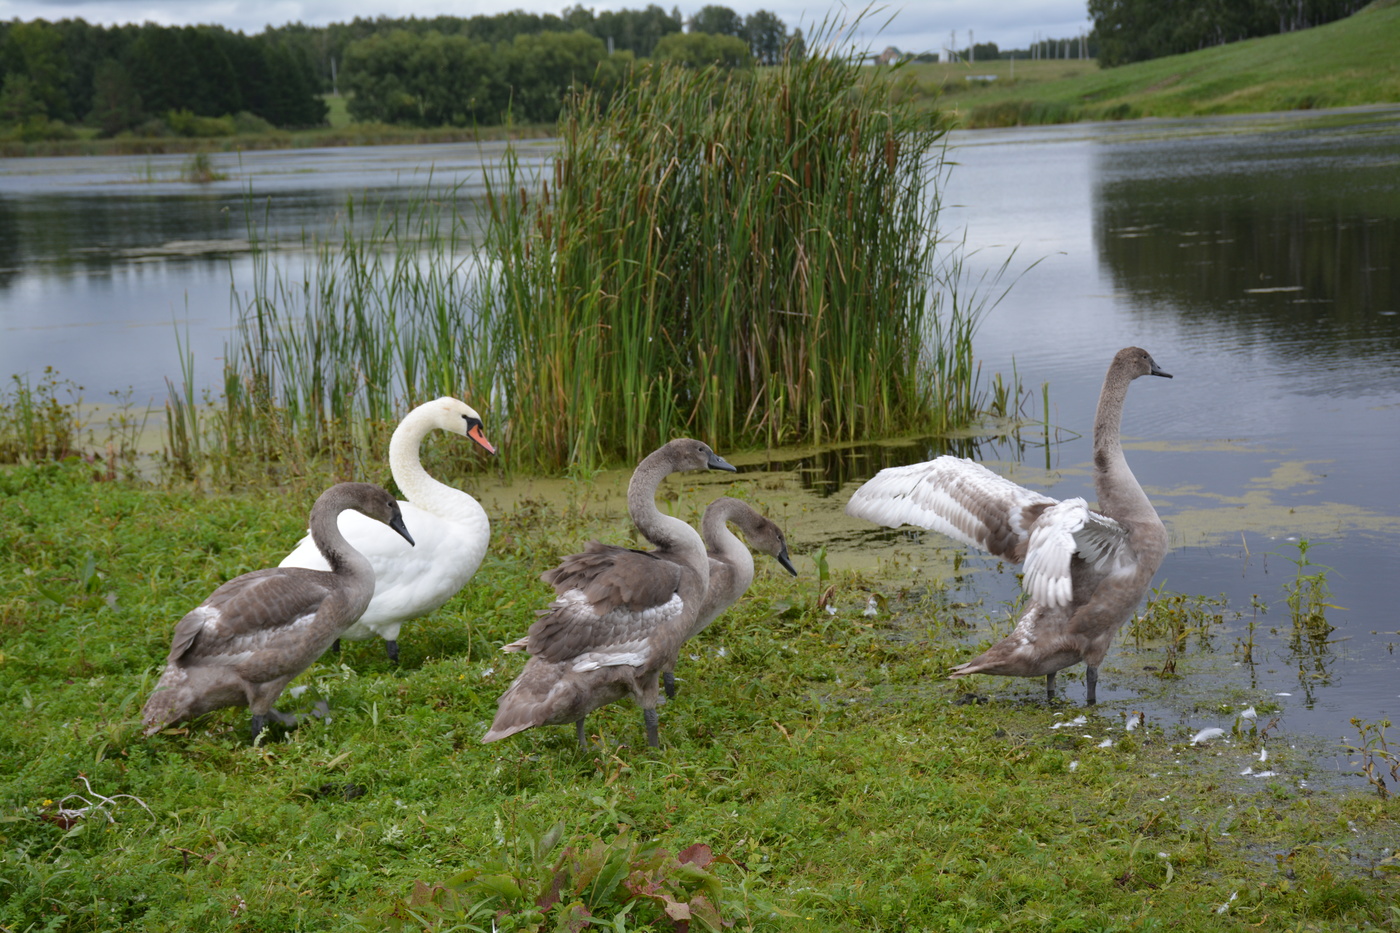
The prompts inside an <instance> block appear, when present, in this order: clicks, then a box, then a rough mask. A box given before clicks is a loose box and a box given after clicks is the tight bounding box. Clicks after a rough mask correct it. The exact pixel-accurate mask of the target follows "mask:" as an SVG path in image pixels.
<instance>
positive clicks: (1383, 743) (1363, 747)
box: [1344, 716, 1400, 800]
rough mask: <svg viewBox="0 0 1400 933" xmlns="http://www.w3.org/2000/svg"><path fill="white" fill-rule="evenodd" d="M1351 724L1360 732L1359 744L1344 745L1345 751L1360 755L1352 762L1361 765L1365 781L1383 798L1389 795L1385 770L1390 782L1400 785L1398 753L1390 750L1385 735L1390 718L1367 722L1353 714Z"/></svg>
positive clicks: (1399, 756)
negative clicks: (1358, 759) (1357, 759)
mask: <svg viewBox="0 0 1400 933" xmlns="http://www.w3.org/2000/svg"><path fill="white" fill-rule="evenodd" d="M1351 724H1352V725H1353V726H1355V727H1356V731H1357V732H1358V733H1359V734H1360V744H1357V745H1346V746H1344V747H1345V748H1346V750H1347V751H1349V752H1352V753H1353V754H1356V755H1360V756H1361V760H1360V761H1359V762H1352V763H1353V764H1359V765H1360V766H1361V773H1362V774H1363V775H1365V776H1366V781H1367V783H1369V784H1370V785H1371V786H1372V787H1374V788H1375V789H1376V793H1377V794H1379V795H1380V797H1381V799H1382V800H1384V799H1386V798H1387V797H1389V796H1390V788H1389V787H1388V786H1387V785H1386V780H1385V774H1386V772H1389V774H1390V783H1391V784H1393V785H1400V753H1398V752H1394V751H1391V749H1390V743H1389V742H1388V741H1387V740H1386V735H1385V730H1386V729H1388V728H1390V720H1389V719H1382V720H1381V721H1379V722H1368V721H1366V720H1364V719H1361V718H1359V717H1355V716H1353V717H1352V719H1351Z"/></svg>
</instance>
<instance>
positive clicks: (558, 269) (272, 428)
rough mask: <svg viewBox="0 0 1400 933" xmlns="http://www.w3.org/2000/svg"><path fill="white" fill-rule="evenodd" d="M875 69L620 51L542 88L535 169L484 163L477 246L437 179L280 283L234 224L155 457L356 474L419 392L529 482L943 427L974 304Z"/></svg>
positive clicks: (966, 396)
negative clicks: (546, 140)
mask: <svg viewBox="0 0 1400 933" xmlns="http://www.w3.org/2000/svg"><path fill="white" fill-rule="evenodd" d="M882 74H884V72H883V71H882V72H879V73H876V74H874V75H872V74H871V73H870V72H869V71H868V70H867V69H862V68H861V67H860V65H859V63H858V62H857V61H856V60H854V59H843V58H832V57H827V58H821V57H812V58H807V59H804V60H791V61H788V62H786V63H785V64H783V65H782V66H780V67H777V68H774V69H772V70H771V71H769V72H766V73H764V74H763V75H762V76H760V77H758V78H755V77H753V76H752V75H733V74H726V73H723V72H719V71H716V70H687V69H680V68H674V67H669V66H663V65H657V66H644V67H642V68H640V69H639V70H638V71H637V72H636V73H635V74H634V75H633V76H632V79H631V80H630V81H629V82H628V84H627V86H626V88H625V89H623V90H622V91H620V92H615V93H614V94H613V95H612V96H611V97H609V98H607V99H604V98H601V97H596V96H591V95H588V94H584V95H580V96H578V97H577V98H575V99H573V100H572V101H571V102H570V103H569V106H568V107H567V109H566V111H565V113H564V115H563V117H562V119H561V122H560V134H561V138H560V141H559V145H558V149H557V152H556V153H555V156H554V158H553V159H552V161H549V162H547V163H543V165H541V164H540V163H537V162H531V161H527V160H526V158H525V157H524V156H522V155H521V150H519V149H516V148H511V149H509V150H508V151H507V153H506V155H505V156H504V158H503V159H502V161H501V162H500V164H499V165H497V166H496V167H495V168H494V169H493V171H492V172H491V173H490V174H489V175H488V196H487V198H486V201H487V204H486V206H485V208H484V212H485V215H484V216H485V229H484V231H483V232H481V238H480V242H479V243H478V242H477V241H476V235H477V233H478V231H477V229H476V224H475V218H474V216H473V215H472V214H471V213H469V212H466V211H462V210H458V209H457V205H458V203H459V201H461V200H462V199H461V198H459V197H457V193H456V192H449V193H447V194H446V195H444V194H434V193H431V192H430V193H429V194H428V195H427V196H425V197H424V198H423V199H422V200H421V201H418V202H415V203H412V204H408V205H399V206H394V207H388V208H379V209H377V210H376V209H373V208H371V206H370V204H369V202H368V201H367V200H365V201H362V202H360V203H359V204H358V205H357V204H356V203H355V202H354V201H351V202H349V203H348V204H347V207H346V211H345V216H344V218H343V219H342V222H341V223H340V225H339V227H338V232H337V233H336V234H335V235H332V236H329V237H326V238H324V239H320V240H314V241H313V240H310V239H305V240H304V241H303V242H302V243H301V244H300V254H301V255H302V256H303V257H304V262H303V264H302V268H301V269H300V270H296V269H292V268H290V266H291V265H292V264H291V263H289V262H288V261H287V259H286V258H285V257H286V256H288V255H289V253H288V251H287V250H285V249H283V250H280V251H278V252H277V253H276V254H275V255H276V256H277V257H278V258H277V259H276V261H274V259H273V256H274V252H273V251H272V250H270V249H266V248H264V246H265V245H266V244H260V243H258V242H257V241H256V237H255V236H254V235H253V233H254V232H255V231H253V232H250V240H253V241H254V245H255V248H254V253H253V276H252V282H251V287H250V288H249V289H248V290H247V291H246V292H239V291H237V290H235V291H234V299H233V300H234V307H235V311H236V314H237V318H238V320H237V339H236V342H235V345H234V346H233V347H231V348H230V349H229V351H228V352H227V353H226V361H225V364H224V373H223V383H222V388H221V391H219V392H218V393H217V401H214V402H212V403H210V404H206V405H205V406H202V407H200V406H195V405H194V404H193V400H192V396H191V392H190V390H189V389H188V382H189V379H190V374H189V373H186V381H187V387H186V388H185V390H184V391H175V390H174V389H173V388H172V393H171V395H172V400H171V403H170V408H171V412H172V414H171V417H170V419H169V424H170V425H171V427H170V428H169V429H168V436H169V439H170V444H169V447H170V449H171V450H175V451H179V452H180V453H179V456H172V461H175V462H178V463H180V464H185V463H187V462H190V461H192V460H198V461H200V462H201V463H202V464H203V465H205V466H207V467H212V468H213V471H214V473H215V475H221V474H226V475H227V476H228V477H229V478H233V477H234V475H235V474H236V473H238V472H239V471H240V470H246V468H247V466H249V465H252V464H257V465H259V466H258V469H262V468H263V466H262V465H272V466H273V467H274V469H276V470H278V471H280V474H281V475H295V474H297V473H299V472H305V471H307V470H308V469H310V465H311V464H313V463H320V464H324V463H326V462H330V463H332V464H333V465H334V471H335V472H336V474H337V475H363V474H362V473H361V470H362V468H363V467H364V466H365V465H366V464H367V463H369V462H374V463H380V462H382V458H383V446H384V442H385V440H386V439H387V436H388V433H389V430H390V429H391V427H392V423H393V421H394V420H395V418H396V416H397V415H398V414H400V413H402V411H403V410H405V409H406V408H407V407H409V406H411V405H412V404H416V403H417V402H419V401H422V400H423V399H424V398H427V397H432V396H433V395H437V394H444V393H450V394H454V395H459V396H462V397H465V398H466V399H468V401H470V402H471V403H472V404H473V405H475V406H476V407H478V408H479V409H480V410H482V412H483V414H484V415H485V416H486V417H487V419H488V425H493V424H494V425H502V424H504V425H506V426H508V427H507V430H508V432H509V437H508V439H509V441H510V443H509V444H504V445H501V447H502V457H501V459H500V461H499V462H501V463H502V464H503V465H505V466H507V467H510V466H523V467H526V468H530V469H543V470H549V471H556V470H561V469H566V468H570V467H577V468H582V469H591V468H595V467H597V466H599V465H601V464H604V463H608V462H617V461H624V462H625V461H632V460H635V459H637V458H639V457H641V456H642V455H644V454H646V453H647V452H649V451H650V450H652V449H653V448H655V447H656V446H658V445H659V444H661V443H663V442H664V441H665V440H667V439H668V438H670V437H672V436H676V435H679V434H693V435H696V436H700V437H703V438H705V439H707V440H709V441H710V442H711V443H713V444H715V445H716V446H718V447H721V448H722V449H743V448H754V447H760V446H766V447H772V446H776V445H780V444H789V443H797V442H801V443H825V442H832V441H846V440H853V439H857V438H862V437H872V436H885V435H890V434H894V433H901V432H909V431H915V430H927V431H943V430H948V429H951V428H955V427H959V426H961V425H965V424H967V423H968V422H969V421H971V420H972V419H974V418H975V417H976V416H977V415H979V414H980V412H981V410H982V408H984V407H985V404H986V398H985V394H984V393H983V391H982V388H981V383H980V373H979V371H978V368H977V365H976V362H975V359H974V356H973V353H972V336H973V334H974V332H975V330H976V326H977V323H978V321H979V320H980V318H981V317H982V315H983V314H984V313H985V311H986V303H987V298H986V296H985V293H984V292H981V291H980V290H979V289H976V288H970V287H969V283H967V282H965V281H963V277H962V270H961V266H960V260H959V258H958V251H957V248H956V244H953V245H951V246H950V245H949V244H947V243H945V242H944V241H943V240H942V239H941V237H940V235H939V232H938V226H937V223H938V213H939V197H938V192H939V187H940V183H941V180H942V179H943V177H944V171H945V169H946V165H947V163H946V162H945V158H944V157H945V149H944V137H945V126H944V124H943V123H942V122H941V121H940V119H939V118H937V117H936V116H930V115H929V114H928V113H927V112H918V111H916V110H915V109H914V108H912V107H911V106H908V105H904V104H901V103H900V102H899V100H897V99H896V95H895V94H894V93H893V87H892V85H891V84H890V83H889V82H888V81H887V80H886V79H885V78H883V77H881V75H882ZM357 211H358V212H359V214H358V215H357ZM367 212H368V213H370V214H372V216H363V215H364V214H366V213H367ZM974 284H975V283H974ZM245 294H246V295H247V296H248V297H246V298H245V297H244V295H245ZM979 295H980V296H981V299H980V300H979ZM496 433H497V436H503V435H504V433H505V432H496ZM181 469H182V470H185V467H184V466H181ZM186 472H188V470H186Z"/></svg>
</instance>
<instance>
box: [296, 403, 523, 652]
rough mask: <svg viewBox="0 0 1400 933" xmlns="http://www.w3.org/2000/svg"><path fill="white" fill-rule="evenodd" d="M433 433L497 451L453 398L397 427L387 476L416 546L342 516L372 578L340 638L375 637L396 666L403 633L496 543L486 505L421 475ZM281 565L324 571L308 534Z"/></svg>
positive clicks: (453, 590)
mask: <svg viewBox="0 0 1400 933" xmlns="http://www.w3.org/2000/svg"><path fill="white" fill-rule="evenodd" d="M434 430H440V431H449V432H451V433H453V434H462V435H465V436H466V437H469V438H471V439H472V440H473V441H475V442H476V443H478V444H480V445H481V446H482V447H483V448H484V449H485V450H486V451H487V452H488V453H493V454H494V453H495V452H496V448H495V447H492V446H491V443H490V442H489V441H487V440H486V435H485V434H484V433H483V432H482V428H481V416H480V415H478V414H477V413H476V411H475V410H473V409H472V407H471V406H470V405H468V404H466V403H465V402H463V401H460V400H459V399H455V398H452V397H451V396H443V397H442V398H439V399H435V400H433V401H431V402H425V403H424V404H422V405H419V406H418V407H417V408H415V409H413V410H412V411H411V412H409V413H408V414H407V415H405V416H404V419H403V420H402V421H401V422H399V426H398V427H397V428H395V429H394V435H393V437H392V438H390V440H389V471H390V472H391V473H393V475H394V482H395V483H397V484H398V486H399V489H400V490H401V491H402V492H403V494H404V496H406V497H407V500H408V501H406V502H400V503H399V508H400V509H402V511H403V517H404V523H405V524H406V525H407V526H408V530H409V531H410V532H411V533H412V534H413V539H414V540H415V541H416V542H418V546H417V547H409V546H408V545H407V544H405V543H404V541H403V540H402V539H401V538H399V536H398V535H396V534H394V533H393V532H391V531H389V529H388V528H386V527H385V526H384V525H382V524H380V523H379V522H375V521H371V520H369V519H367V518H365V517H364V516H362V515H360V514H358V513H356V512H345V513H343V514H342V515H341V516H340V530H341V532H342V533H343V534H344V535H345V538H346V540H348V541H349V542H350V544H351V546H353V547H354V548H355V550H357V551H359V552H360V553H361V554H363V555H365V557H366V558H368V560H369V562H370V564H371V565H372V566H373V567H374V580H375V586H374V599H373V600H371V601H370V604H369V608H368V609H366V610H365V612H364V615H362V616H361V617H360V620H359V621H358V622H356V623H355V624H354V625H353V626H351V627H350V628H349V629H347V630H346V631H345V632H344V633H343V634H342V635H341V636H340V637H341V638H348V639H350V640H352V641H358V640H360V639H364V638H371V637H373V636H375V635H378V636H380V637H381V638H383V639H384V648H385V650H386V651H387V652H388V654H389V658H390V659H391V660H394V661H397V660H398V659H399V643H398V638H399V629H400V628H402V627H403V624H404V623H405V622H407V621H409V620H410V619H416V618H419V617H420V616H425V615H427V614H428V613H430V612H432V611H433V610H434V609H437V608H438V607H439V606H441V605H442V604H443V603H445V602H447V601H448V600H449V599H451V598H452V597H453V596H455V595H456V594H457V592H458V591H459V590H460V589H461V588H462V587H463V586H465V585H466V583H467V581H468V580H470V579H471V578H472V574H474V573H476V570H477V568H478V567H480V566H481V559H482V557H484V556H485V554H486V545H487V543H488V542H489V541H490V538H491V522H490V519H488V518H487V517H486V510H485V509H483V508H482V507H481V503H479V502H477V501H476V500H475V499H473V498H472V497H471V496H469V495H467V494H466V493H465V492H462V491H461V490H460V489H453V488H452V487H451V486H448V485H447V484H446V483H442V482H439V481H437V480H435V479H433V478H432V477H431V476H429V475H428V471H427V470H425V469H423V464H422V463H421V462H420V461H419V459H418V448H419V445H420V444H421V443H422V441H423V438H424V437H426V436H427V435H428V433H429V432H431V431H434ZM278 566H280V567H306V568H309V569H311V570H325V569H326V562H325V560H324V559H323V558H322V557H321V554H320V552H319V551H318V550H317V549H316V545H315V543H314V542H313V541H312V540H311V538H310V536H308V537H305V538H303V539H302V540H301V541H300V543H298V544H297V546H296V549H295V550H293V551H292V553H290V554H288V555H287V556H286V557H284V558H283V559H282V562H281V563H280V564H279V565H278Z"/></svg>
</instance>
